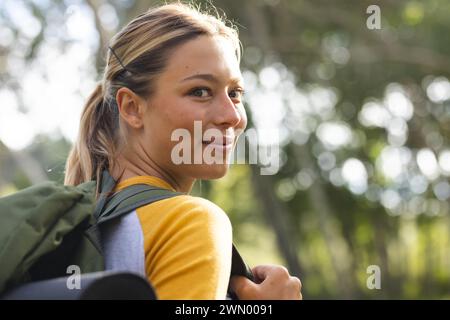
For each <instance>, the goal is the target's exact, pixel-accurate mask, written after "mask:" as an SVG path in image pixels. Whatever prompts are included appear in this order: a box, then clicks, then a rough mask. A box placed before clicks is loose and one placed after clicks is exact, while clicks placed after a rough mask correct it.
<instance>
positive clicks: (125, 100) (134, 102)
mask: <svg viewBox="0 0 450 320" xmlns="http://www.w3.org/2000/svg"><path fill="white" fill-rule="evenodd" d="M116 101H117V106H118V108H119V113H120V116H121V118H122V119H123V120H125V122H126V123H127V124H128V125H129V126H130V127H132V128H134V129H140V128H142V126H143V125H144V122H143V116H144V101H143V99H141V98H140V97H139V96H138V95H137V94H135V93H134V92H133V91H131V90H130V89H128V88H125V87H122V88H120V89H119V90H117V93H116Z"/></svg>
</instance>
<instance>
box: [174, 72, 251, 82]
mask: <svg viewBox="0 0 450 320" xmlns="http://www.w3.org/2000/svg"><path fill="white" fill-rule="evenodd" d="M194 79H202V80H206V81H210V82H215V83H219V82H220V80H219V79H218V78H217V77H215V76H214V75H212V74H210V73H200V74H195V75H193V76H189V77H187V78H184V79H183V80H181V82H184V81H188V80H194ZM230 82H232V83H236V84H237V83H242V82H243V81H242V78H240V77H236V78H232V79H230Z"/></svg>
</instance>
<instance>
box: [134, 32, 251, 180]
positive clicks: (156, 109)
mask: <svg viewBox="0 0 450 320" xmlns="http://www.w3.org/2000/svg"><path fill="white" fill-rule="evenodd" d="M153 92H154V93H153V95H152V96H151V97H150V98H149V99H148V100H147V107H146V111H145V113H144V128H143V130H142V131H141V132H142V133H141V135H142V136H141V138H142V139H141V140H142V141H143V143H142V145H143V148H145V149H146V150H145V152H146V154H147V155H148V156H149V157H151V160H152V162H154V163H155V165H157V166H158V167H160V168H161V170H163V171H165V172H166V173H167V174H169V175H170V176H172V177H173V178H175V180H177V179H186V178H191V179H214V178H220V177H222V176H224V175H225V173H226V172H227V169H228V162H229V159H230V153H231V151H232V150H233V149H234V147H235V145H236V140H237V138H238V135H239V134H240V133H241V132H242V131H243V130H244V129H245V127H246V125H247V117H246V114H245V110H244V106H243V103H242V93H243V79H242V75H241V72H240V69H239V63H238V61H237V58H236V55H235V48H234V47H233V45H232V43H231V41H230V40H228V39H226V38H224V37H221V36H216V37H210V36H199V37H197V38H195V39H193V40H191V41H188V42H186V43H185V44H183V45H181V46H179V47H177V48H176V49H175V50H174V51H173V53H172V54H171V56H170V58H169V60H168V62H167V66H166V69H165V71H164V72H163V73H162V74H161V75H160V76H159V77H158V79H157V81H156V83H155V88H154V91H153Z"/></svg>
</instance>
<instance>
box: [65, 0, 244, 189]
mask: <svg viewBox="0 0 450 320" xmlns="http://www.w3.org/2000/svg"><path fill="white" fill-rule="evenodd" d="M200 35H209V36H215V35H220V36H224V37H226V38H228V39H230V40H231V41H232V43H233V45H234V47H235V48H236V56H237V59H238V60H239V59H240V55H241V48H240V42H239V39H238V35H237V31H236V29H235V28H233V27H229V26H227V25H226V24H225V22H223V21H222V19H221V18H218V17H215V16H212V15H210V14H206V13H202V12H200V10H199V9H198V8H194V7H192V6H190V5H186V4H181V3H172V4H166V5H163V6H160V7H157V8H153V9H150V10H148V11H147V12H145V13H143V14H141V15H139V16H137V17H136V18H135V19H133V20H132V21H131V22H130V23H128V25H126V26H125V27H124V28H123V29H122V30H120V31H119V32H118V33H117V34H116V35H115V36H114V37H113V38H112V39H111V41H110V44H109V47H110V48H111V49H110V50H108V53H107V57H106V62H107V64H106V67H105V70H104V73H103V77H102V80H101V81H100V83H99V84H98V85H97V87H96V88H95V90H94V92H93V93H92V94H91V95H90V96H89V98H88V100H87V103H86V104H85V106H84V110H83V112H82V115H81V120H80V129H79V135H78V138H77V141H76V143H75V144H74V146H73V148H72V150H71V151H70V154H69V157H68V159H67V162H66V173H65V181H64V183H65V184H67V185H77V184H79V183H82V182H86V181H89V180H92V179H95V180H97V182H99V181H100V178H101V175H102V172H103V170H104V169H110V168H111V167H112V166H113V165H114V160H115V154H116V151H117V149H118V144H119V141H120V137H121V134H120V132H121V130H120V129H121V128H120V126H119V112H118V107H117V102H116V98H115V96H116V93H117V90H118V89H119V88H121V87H127V88H129V89H130V90H132V91H133V92H135V93H136V94H138V95H140V96H142V97H148V96H150V95H151V94H152V93H153V91H152V90H153V87H154V82H155V79H156V77H157V76H158V75H159V74H160V73H161V72H162V71H163V70H164V68H165V66H166V63H167V60H168V57H169V55H170V53H171V51H172V50H173V49H174V48H176V47H177V46H179V45H181V44H183V43H185V42H187V41H189V40H191V39H194V38H196V37H198V36H200ZM119 59H120V60H119ZM97 187H98V183H97ZM97 191H98V190H97Z"/></svg>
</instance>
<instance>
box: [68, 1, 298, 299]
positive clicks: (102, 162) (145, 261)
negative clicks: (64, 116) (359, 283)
mask: <svg viewBox="0 0 450 320" xmlns="http://www.w3.org/2000/svg"><path fill="white" fill-rule="evenodd" d="M239 58H240V43H239V40H238V37H237V32H236V30H234V29H233V28H230V27H228V26H226V24H225V23H224V22H222V21H221V20H219V19H218V18H215V17H213V16H210V15H207V14H204V13H201V12H199V11H197V10H196V9H193V8H190V7H188V6H186V5H182V4H178V3H177V4H168V5H164V6H161V7H158V8H155V9H151V10H149V11H147V12H145V13H143V14H141V15H140V16H138V17H137V18H135V19H134V20H133V21H131V22H130V23H129V24H128V25H127V26H125V27H124V28H123V29H122V30H121V31H120V32H119V33H118V34H116V35H115V36H114V37H113V39H112V41H111V43H110V46H109V51H108V55H107V65H106V67H105V71H104V75H103V79H102V80H101V82H100V83H99V84H98V86H97V88H96V89H95V91H94V92H93V93H92V95H91V96H90V97H89V99H88V102H87V104H86V106H85V108H84V111H83V113H82V116H81V123H80V133H79V137H78V140H77V142H76V144H75V145H74V147H73V149H72V151H71V153H70V155H69V158H68V160H67V166H66V177H65V183H66V184H70V185H76V184H79V183H81V182H84V181H88V180H91V179H93V178H94V179H97V181H100V177H101V174H102V172H103V170H105V169H107V170H109V172H110V173H111V175H112V177H113V178H114V179H115V180H116V181H117V182H118V183H117V186H116V188H115V191H119V190H122V189H124V188H126V187H128V186H131V185H134V184H149V185H153V186H157V187H160V188H166V189H170V190H174V191H179V192H182V193H184V194H183V195H180V196H176V197H173V198H169V199H165V200H160V201H158V202H155V203H152V204H149V205H146V206H142V207H140V208H138V209H137V210H134V211H133V212H130V213H129V214H127V215H125V216H124V217H123V218H121V219H118V221H114V223H112V224H111V225H108V227H107V230H104V231H103V232H102V242H103V246H104V254H105V259H106V267H107V268H108V269H114V270H128V271H133V272H137V273H140V274H142V275H143V276H145V277H146V278H147V279H148V280H149V281H150V283H151V284H152V285H153V287H154V288H155V290H156V293H157V295H158V298H160V299H225V298H226V294H227V288H228V286H229V285H230V286H231V288H232V289H233V291H234V292H235V293H236V294H237V296H238V297H239V298H240V299H300V298H301V293H300V289H301V284H300V280H299V279H298V278H296V277H291V276H290V275H289V273H288V271H287V270H286V268H284V267H282V266H275V265H262V266H257V267H255V268H253V269H252V272H253V273H254V276H255V279H257V283H255V282H252V281H250V280H248V279H247V278H245V277H232V278H231V280H230V269H231V248H232V228H231V224H230V221H229V219H228V217H227V215H226V214H225V213H224V212H223V211H222V210H221V209H220V208H219V207H218V206H216V205H215V204H213V203H211V202H209V201H208V200H205V199H202V198H199V197H194V196H190V195H189V192H190V190H191V188H192V186H193V184H194V182H195V180H196V179H216V178H220V177H222V176H224V175H225V174H226V172H227V170H228V164H227V161H216V162H215V163H212V164H211V163H209V164H206V163H205V162H204V161H201V163H198V162H195V161H192V163H186V162H185V163H179V162H178V161H174V159H173V155H174V153H173V150H174V148H175V147H176V145H177V144H178V143H179V141H172V140H173V139H172V134H173V133H174V132H175V131H176V130H180V129H182V130H183V132H185V133H186V132H187V133H189V137H191V138H190V141H188V142H189V145H190V146H191V150H189V152H190V153H191V154H190V155H189V157H190V156H192V159H194V158H195V155H194V153H195V152H194V150H201V151H205V150H206V148H209V149H213V150H214V152H213V154H214V155H216V153H217V155H219V158H223V160H227V159H228V157H229V155H230V152H231V150H232V148H234V146H235V142H236V139H237V137H238V135H239V133H240V132H242V130H243V129H244V128H245V127H246V124H247V119H246V114H245V110H244V107H243V103H242V94H243V82H242V75H241V72H240V70H239ZM195 124H197V125H198V124H200V125H201V130H202V132H205V131H206V130H208V129H214V130H216V132H220V133H221V134H222V138H217V137H216V138H205V137H204V136H202V137H200V138H198V135H196V134H195V132H194V131H195V130H196V128H195ZM185 156H186V155H185ZM189 157H188V158H189Z"/></svg>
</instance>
